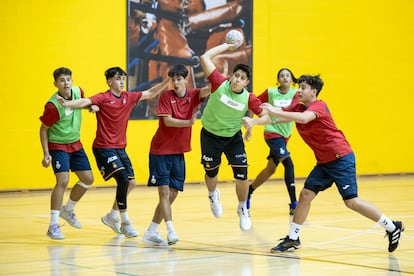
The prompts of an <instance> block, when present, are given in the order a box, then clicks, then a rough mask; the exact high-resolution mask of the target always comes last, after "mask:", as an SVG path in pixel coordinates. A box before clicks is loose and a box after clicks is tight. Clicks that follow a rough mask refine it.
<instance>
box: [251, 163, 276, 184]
mask: <svg viewBox="0 0 414 276" xmlns="http://www.w3.org/2000/svg"><path fill="white" fill-rule="evenodd" d="M276 168H277V164H275V162H273V159H272V158H270V159H269V160H268V161H267V166H266V168H264V169H263V170H262V171H261V172H260V173H259V174H258V175H257V176H256V179H255V180H254V181H253V182H252V183H251V184H250V186H252V188H253V189H257V188H258V187H259V186H260V185H262V184H263V183H264V182H266V181H267V180H268V179H269V178H270V177H271V176H272V175H273V174H274V173H275V171H276Z"/></svg>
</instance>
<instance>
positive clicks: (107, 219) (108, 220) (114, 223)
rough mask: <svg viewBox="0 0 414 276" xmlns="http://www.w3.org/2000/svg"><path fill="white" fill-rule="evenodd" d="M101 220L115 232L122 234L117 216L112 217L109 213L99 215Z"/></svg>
mask: <svg viewBox="0 0 414 276" xmlns="http://www.w3.org/2000/svg"><path fill="white" fill-rule="evenodd" d="M101 221H102V223H103V224H105V225H106V226H108V227H109V228H111V229H112V230H113V231H114V232H115V233H117V234H122V232H121V226H120V224H119V219H118V218H113V217H111V216H110V215H109V214H106V215H105V216H103V217H101Z"/></svg>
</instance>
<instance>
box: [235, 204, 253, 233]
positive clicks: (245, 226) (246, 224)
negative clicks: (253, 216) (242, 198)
mask: <svg viewBox="0 0 414 276" xmlns="http://www.w3.org/2000/svg"><path fill="white" fill-rule="evenodd" d="M237 214H238V215H239V218H240V229H241V230H243V231H247V230H250V228H251V227H252V222H251V220H250V211H249V210H248V209H246V208H239V209H238V210H237Z"/></svg>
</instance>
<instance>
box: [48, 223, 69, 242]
mask: <svg viewBox="0 0 414 276" xmlns="http://www.w3.org/2000/svg"><path fill="white" fill-rule="evenodd" d="M46 235H47V236H48V237H49V238H51V239H53V240H63V239H64V238H65V236H63V234H62V232H61V231H60V226H59V224H53V225H50V226H49V229H48V230H47V233H46Z"/></svg>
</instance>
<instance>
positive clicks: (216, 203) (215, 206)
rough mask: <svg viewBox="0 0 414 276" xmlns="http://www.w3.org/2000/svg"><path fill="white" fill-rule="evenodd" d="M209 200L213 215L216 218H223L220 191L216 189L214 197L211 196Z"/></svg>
mask: <svg viewBox="0 0 414 276" xmlns="http://www.w3.org/2000/svg"><path fill="white" fill-rule="evenodd" d="M208 198H209V199H210V209H211V212H213V215H214V216H215V217H216V218H219V217H221V214H222V213H223V206H221V203H220V191H219V190H218V189H216V190H215V193H214V195H213V196H209V197H208Z"/></svg>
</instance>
